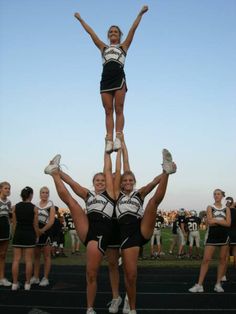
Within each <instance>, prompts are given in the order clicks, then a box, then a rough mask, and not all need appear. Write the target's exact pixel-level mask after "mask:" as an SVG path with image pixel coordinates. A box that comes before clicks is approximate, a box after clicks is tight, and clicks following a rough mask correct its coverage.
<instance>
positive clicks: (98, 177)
mask: <svg viewBox="0 0 236 314" xmlns="http://www.w3.org/2000/svg"><path fill="white" fill-rule="evenodd" d="M93 186H94V189H95V192H96V193H101V192H103V191H105V190H106V180H105V176H104V174H103V173H97V174H95V176H94V178H93Z"/></svg>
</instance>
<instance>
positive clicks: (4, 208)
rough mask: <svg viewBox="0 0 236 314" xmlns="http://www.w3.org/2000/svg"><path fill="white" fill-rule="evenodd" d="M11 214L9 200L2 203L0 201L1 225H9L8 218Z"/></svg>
mask: <svg viewBox="0 0 236 314" xmlns="http://www.w3.org/2000/svg"><path fill="white" fill-rule="evenodd" d="M10 214H11V202H10V200H8V199H7V200H6V201H3V200H1V199H0V221H1V222H2V223H8V224H10V220H9V216H10Z"/></svg>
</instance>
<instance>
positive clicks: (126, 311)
mask: <svg viewBox="0 0 236 314" xmlns="http://www.w3.org/2000/svg"><path fill="white" fill-rule="evenodd" d="M129 312H130V307H129V299H128V298H127V296H125V300H124V306H123V314H129Z"/></svg>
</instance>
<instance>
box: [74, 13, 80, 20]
mask: <svg viewBox="0 0 236 314" xmlns="http://www.w3.org/2000/svg"><path fill="white" fill-rule="evenodd" d="M74 17H75V18H77V19H78V20H80V19H81V16H80V14H79V13H78V12H76V13H75V14H74Z"/></svg>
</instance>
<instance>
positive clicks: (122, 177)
mask: <svg viewBox="0 0 236 314" xmlns="http://www.w3.org/2000/svg"><path fill="white" fill-rule="evenodd" d="M126 176H131V177H133V179H134V183H136V178H135V175H134V173H133V172H132V171H130V170H127V171H125V172H124V173H123V174H122V176H121V182H122V181H123V179H124V177H126Z"/></svg>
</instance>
